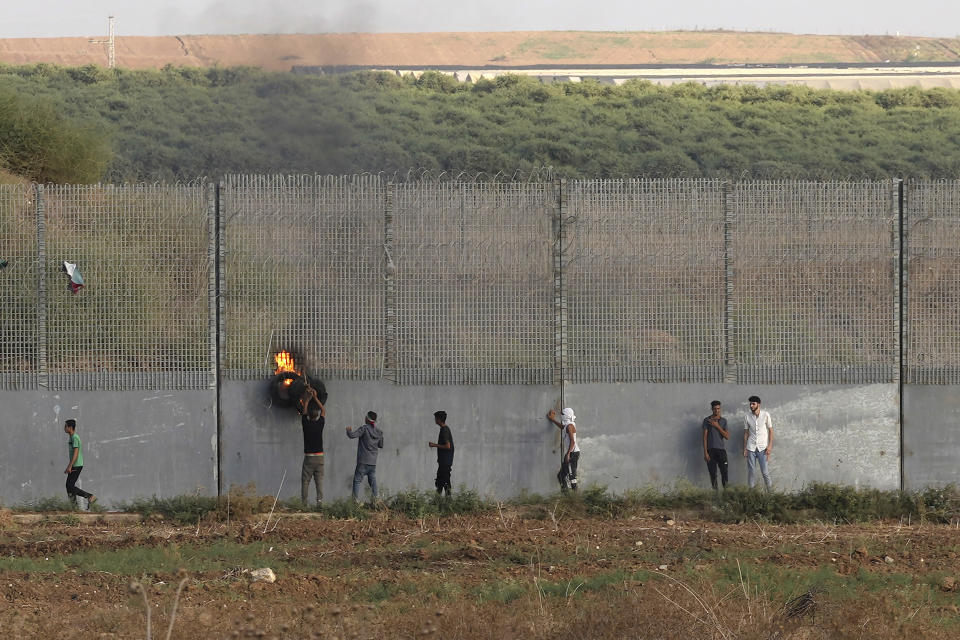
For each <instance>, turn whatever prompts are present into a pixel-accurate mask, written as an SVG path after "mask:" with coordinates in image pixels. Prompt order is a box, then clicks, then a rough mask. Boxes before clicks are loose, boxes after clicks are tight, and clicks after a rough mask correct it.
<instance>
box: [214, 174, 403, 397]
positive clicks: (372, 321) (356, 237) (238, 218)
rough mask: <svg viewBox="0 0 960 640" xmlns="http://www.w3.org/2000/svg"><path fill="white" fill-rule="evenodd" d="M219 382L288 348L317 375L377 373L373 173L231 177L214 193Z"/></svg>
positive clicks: (260, 368)
mask: <svg viewBox="0 0 960 640" xmlns="http://www.w3.org/2000/svg"><path fill="white" fill-rule="evenodd" d="M220 208H221V212H222V214H221V219H220V227H221V229H222V239H223V242H222V244H223V249H224V260H223V265H224V267H223V272H222V289H221V300H222V305H223V310H222V313H223V319H224V320H223V343H224V349H223V358H222V366H223V372H224V375H225V376H226V377H229V378H238V379H247V378H262V377H263V376H264V371H265V370H268V369H270V370H272V369H273V368H274V367H275V364H274V359H273V356H274V354H276V353H277V352H279V351H290V352H292V353H293V354H295V356H296V357H297V359H298V362H299V363H300V364H301V365H304V366H305V367H306V368H308V369H309V370H310V371H312V372H315V373H316V374H317V375H319V376H322V377H342V378H353V379H363V378H379V377H380V376H381V375H382V371H383V368H384V352H385V351H384V337H385V322H384V296H385V285H384V246H385V245H384V184H383V182H382V181H381V180H380V179H379V178H377V177H375V176H354V177H349V176H348V177H321V176H229V177H227V179H226V180H225V181H224V184H223V187H222V188H221V190H220Z"/></svg>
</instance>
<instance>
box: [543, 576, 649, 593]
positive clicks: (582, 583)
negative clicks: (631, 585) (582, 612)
mask: <svg viewBox="0 0 960 640" xmlns="http://www.w3.org/2000/svg"><path fill="white" fill-rule="evenodd" d="M632 579H634V576H633V574H631V573H629V572H627V571H623V570H622V569H618V570H616V571H611V572H607V573H597V574H594V575H592V576H587V577H582V576H574V577H573V578H570V579H569V580H565V581H560V582H548V581H544V580H539V581H537V587H538V588H539V589H540V592H541V593H543V595H545V596H558V597H562V598H569V597H571V596H573V595H575V594H577V593H586V592H588V591H603V590H604V589H607V588H609V587H611V586H620V585H622V584H623V583H624V582H626V581H628V580H632Z"/></svg>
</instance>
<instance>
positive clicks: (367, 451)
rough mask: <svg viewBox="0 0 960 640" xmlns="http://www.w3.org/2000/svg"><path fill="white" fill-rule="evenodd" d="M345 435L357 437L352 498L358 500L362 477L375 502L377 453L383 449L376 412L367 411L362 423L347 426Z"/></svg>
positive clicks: (381, 434)
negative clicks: (368, 484) (355, 425)
mask: <svg viewBox="0 0 960 640" xmlns="http://www.w3.org/2000/svg"><path fill="white" fill-rule="evenodd" d="M347 437H349V438H359V440H358V442H357V468H356V469H354V471H353V499H354V500H356V501H357V502H360V484H361V483H362V482H363V477H364V476H366V477H367V481H368V482H369V483H370V491H372V492H373V502H374V504H375V503H376V502H377V454H378V453H380V449H383V432H382V431H380V429H378V428H377V414H376V413H375V412H373V411H367V418H366V420H364V423H363V425H361V426H359V427H357V428H356V429H353V428H351V427H347Z"/></svg>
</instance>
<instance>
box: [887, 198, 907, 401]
mask: <svg viewBox="0 0 960 640" xmlns="http://www.w3.org/2000/svg"><path fill="white" fill-rule="evenodd" d="M907 192H908V190H907V188H905V185H904V182H903V180H901V179H896V180H894V181H893V185H892V188H891V193H890V208H891V210H892V211H891V213H894V214H895V215H896V217H897V220H896V226H895V227H894V229H893V234H894V238H893V243H892V244H893V269H894V274H895V276H894V287H896V289H895V291H894V292H893V304H894V316H893V318H894V322H895V323H896V326H895V327H894V329H895V330H894V334H893V335H894V341H895V344H894V353H895V354H896V358H897V366H896V367H895V368H894V369H895V371H894V380H893V381H894V382H898V383H900V384H901V385H902V384H903V382H904V381H905V380H906V379H907V377H908V371H907V340H906V337H907V333H906V332H907V281H908V278H907V275H908V274H907V270H908V269H909V264H908V255H907V251H908V246H907V235H908V233H909V229H908V222H909V220H907V205H908V201H907ZM901 394H902V388H901Z"/></svg>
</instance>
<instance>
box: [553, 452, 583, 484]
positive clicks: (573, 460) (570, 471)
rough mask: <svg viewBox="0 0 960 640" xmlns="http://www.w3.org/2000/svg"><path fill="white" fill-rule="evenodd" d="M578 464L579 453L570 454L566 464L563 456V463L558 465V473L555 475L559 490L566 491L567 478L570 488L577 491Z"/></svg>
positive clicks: (565, 457) (565, 458)
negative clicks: (558, 482)
mask: <svg viewBox="0 0 960 640" xmlns="http://www.w3.org/2000/svg"><path fill="white" fill-rule="evenodd" d="M579 462H580V452H579V451H574V452H573V453H571V454H570V461H569V462H567V456H566V455H564V456H563V462H561V463H560V472H559V473H558V474H557V480H559V481H560V489H561V490H562V491H566V490H567V478H570V487H571V488H572V489H573V490H574V491H576V490H577V464H578V463H579Z"/></svg>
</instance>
